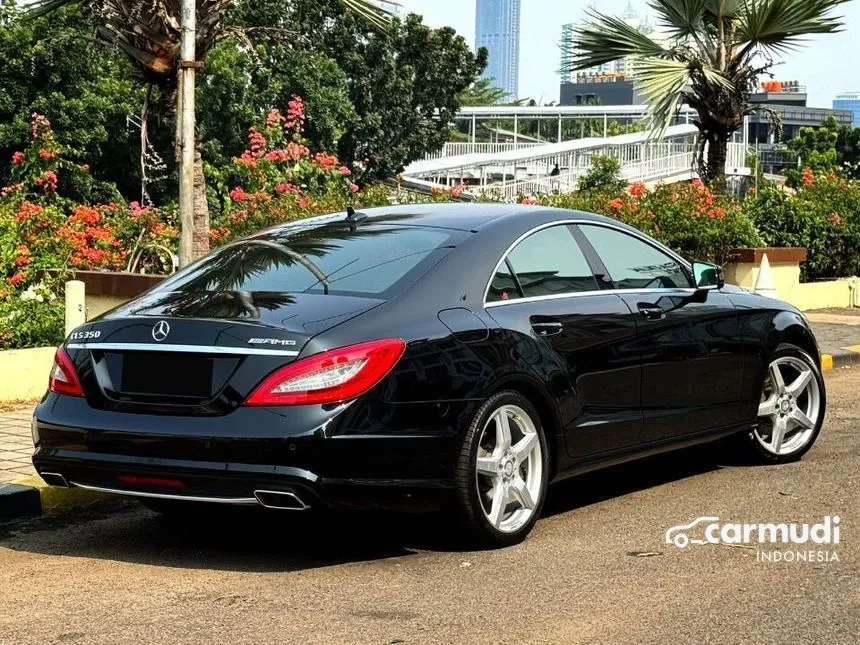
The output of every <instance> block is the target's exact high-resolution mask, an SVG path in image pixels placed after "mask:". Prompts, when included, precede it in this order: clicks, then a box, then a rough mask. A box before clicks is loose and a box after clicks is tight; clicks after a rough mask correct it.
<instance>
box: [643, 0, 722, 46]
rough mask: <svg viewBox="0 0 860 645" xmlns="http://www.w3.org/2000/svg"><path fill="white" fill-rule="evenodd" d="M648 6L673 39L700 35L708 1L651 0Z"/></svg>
mask: <svg viewBox="0 0 860 645" xmlns="http://www.w3.org/2000/svg"><path fill="white" fill-rule="evenodd" d="M648 5H649V6H650V7H651V8H652V9H653V10H654V11H655V13H656V14H657V18H658V20H660V22H661V23H662V24H663V26H664V27H665V28H666V30H667V31H668V32H669V33H670V34H671V36H672V37H673V38H678V39H682V38H686V37H688V36H697V35H699V34H700V33H701V32H702V31H703V28H704V20H703V17H704V13H705V8H706V7H707V5H708V0H651V2H649V3H648Z"/></svg>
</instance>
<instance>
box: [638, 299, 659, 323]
mask: <svg viewBox="0 0 860 645" xmlns="http://www.w3.org/2000/svg"><path fill="white" fill-rule="evenodd" d="M637 306H638V308H639V313H640V314H642V317H643V318H645V319H646V320H663V319H664V318H665V317H666V310H665V309H663V307H658V306H657V305H651V304H647V303H644V302H640V303H639V304H638V305H637Z"/></svg>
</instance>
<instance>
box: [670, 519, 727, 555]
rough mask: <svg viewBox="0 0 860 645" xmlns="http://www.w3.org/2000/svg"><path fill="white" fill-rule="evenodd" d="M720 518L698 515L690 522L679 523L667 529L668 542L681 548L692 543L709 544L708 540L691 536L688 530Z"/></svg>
mask: <svg viewBox="0 0 860 645" xmlns="http://www.w3.org/2000/svg"><path fill="white" fill-rule="evenodd" d="M719 520H720V518H719V517H697V518H696V519H695V520H693V521H692V522H690V523H689V524H679V525H678V526H673V527H672V528H670V529H669V530H668V531H666V544H674V545H675V546H676V547H678V548H679V549H683V548H686V547H687V546H689V545H690V544H708V540H706V539H705V540H702V539H699V538H691V537H690V536H689V535H687V533H686V532H687V531H688V530H689V529H692V528H694V527H696V526H698V525H699V524H705V523H708V524H711V523H713V522H719Z"/></svg>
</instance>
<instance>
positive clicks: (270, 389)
mask: <svg viewBox="0 0 860 645" xmlns="http://www.w3.org/2000/svg"><path fill="white" fill-rule="evenodd" d="M405 349H406V342H405V341H403V340H400V339H399V338H389V339H385V340H374V341H371V342H369V343H361V344H359V345H350V346H349V347H341V348H339V349H333V350H330V351H327V352H322V353H321V354H316V355H314V356H309V357H307V358H303V359H302V360H299V361H296V362H295V363H291V364H290V365H287V366H285V367H282V368H280V369H277V370H275V371H274V372H272V373H271V374H270V375H269V376H267V377H266V378H265V379H264V380H263V382H262V383H260V385H258V386H257V388H256V389H255V390H254V391H253V392H252V393H251V396H249V397H248V399H247V400H246V401H245V405H310V404H320V403H338V402H340V401H348V400H349V399H354V398H355V397H357V396H361V395H362V394H364V393H365V392H367V391H368V390H370V388H372V387H373V386H374V385H376V384H377V383H379V382H380V381H381V380H382V379H383V378H385V377H386V376H387V375H388V373H389V372H390V371H391V370H392V368H393V367H394V366H395V365H396V364H397V361H399V360H400V357H401V356H403V352H404V350H405Z"/></svg>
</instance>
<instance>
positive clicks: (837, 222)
mask: <svg viewBox="0 0 860 645" xmlns="http://www.w3.org/2000/svg"><path fill="white" fill-rule="evenodd" d="M827 218H828V219H829V220H830V222H831V223H832V224H833V225H834V226H842V218H841V217H840V216H839V213H830V215H828V216H827Z"/></svg>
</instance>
